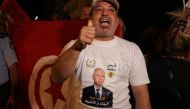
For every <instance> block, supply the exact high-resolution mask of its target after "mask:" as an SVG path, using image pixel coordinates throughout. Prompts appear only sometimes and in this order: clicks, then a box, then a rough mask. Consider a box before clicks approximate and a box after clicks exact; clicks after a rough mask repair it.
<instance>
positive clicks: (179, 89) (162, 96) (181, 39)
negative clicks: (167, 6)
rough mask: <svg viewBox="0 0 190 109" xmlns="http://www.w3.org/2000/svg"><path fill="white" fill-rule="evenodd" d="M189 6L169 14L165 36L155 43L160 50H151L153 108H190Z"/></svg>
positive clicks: (149, 59) (149, 58)
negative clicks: (153, 51) (152, 52)
mask: <svg viewBox="0 0 190 109" xmlns="http://www.w3.org/2000/svg"><path fill="white" fill-rule="evenodd" d="M187 6H188V5H187V4H186V6H184V8H183V9H182V10H178V11H176V12H168V13H167V14H169V15H171V16H172V19H171V21H172V22H171V25H169V29H168V30H167V31H165V32H164V31H163V33H162V34H163V35H164V36H159V37H157V39H159V40H157V42H156V40H155V42H154V44H153V45H155V46H154V49H155V51H156V52H155V53H154V54H151V53H149V55H148V58H147V69H148V73H149V77H150V81H151V83H150V85H149V91H150V98H151V102H152V108H153V109H190V105H189V103H190V100H189V97H190V93H189V92H190V84H188V83H189V78H190V73H189V72H190V69H189V68H190V9H189V8H188V7H187ZM161 42H162V43H161ZM156 44H160V45H156ZM158 48H159V49H158ZM150 54H151V55H150Z"/></svg>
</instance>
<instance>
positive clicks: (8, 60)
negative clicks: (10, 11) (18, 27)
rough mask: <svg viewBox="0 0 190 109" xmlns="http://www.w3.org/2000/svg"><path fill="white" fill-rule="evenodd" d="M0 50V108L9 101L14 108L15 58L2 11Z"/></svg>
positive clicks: (16, 76)
mask: <svg viewBox="0 0 190 109" xmlns="http://www.w3.org/2000/svg"><path fill="white" fill-rule="evenodd" d="M0 51H1V52H0V109H5V108H6V105H7V104H9V103H11V105H12V109H16V107H15V105H16V104H17V103H16V102H17V101H16V100H15V99H16V97H15V96H16V90H17V85H18V72H17V70H18V69H17V58H16V54H15V51H14V49H13V46H12V43H11V41H10V39H9V38H8V36H7V28H6V25H5V18H4V16H3V15H2V13H0ZM9 77H10V83H9ZM10 85H11V87H10ZM10 92H11V97H10ZM9 97H10V98H9ZM8 99H9V100H8Z"/></svg>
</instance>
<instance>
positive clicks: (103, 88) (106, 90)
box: [102, 87, 112, 93]
mask: <svg viewBox="0 0 190 109" xmlns="http://www.w3.org/2000/svg"><path fill="white" fill-rule="evenodd" d="M102 90H103V91H105V92H111V93H112V91H111V90H109V89H107V88H105V87H102Z"/></svg>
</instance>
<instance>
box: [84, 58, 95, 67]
mask: <svg viewBox="0 0 190 109" xmlns="http://www.w3.org/2000/svg"><path fill="white" fill-rule="evenodd" d="M95 65H96V61H95V60H94V59H87V60H86V67H88V68H93V67H94V66H95Z"/></svg>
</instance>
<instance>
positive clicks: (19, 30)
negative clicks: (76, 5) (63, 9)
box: [11, 20, 87, 109]
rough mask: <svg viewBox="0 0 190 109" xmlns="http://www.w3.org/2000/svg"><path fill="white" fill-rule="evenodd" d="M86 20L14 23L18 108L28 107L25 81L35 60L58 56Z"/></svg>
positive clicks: (13, 37)
mask: <svg viewBox="0 0 190 109" xmlns="http://www.w3.org/2000/svg"><path fill="white" fill-rule="evenodd" d="M86 24H87V22H86V21H78V20H74V21H73V20H70V21H51V22H47V21H46V22H45V21H44V22H43V21H35V22H28V23H26V22H25V23H20V24H14V25H13V28H12V30H11V33H12V40H13V44H14V46H15V49H16V53H17V56H18V59H19V80H20V81H19V84H20V94H21V96H22V99H21V103H20V104H22V105H21V107H20V108H21V109H27V108H29V107H30V105H29V101H28V95H27V94H28V82H29V78H30V74H31V72H32V69H33V67H34V64H35V63H36V61H37V60H38V59H39V58H41V57H44V56H48V55H58V54H59V53H60V52H61V50H62V48H63V47H64V45H65V44H66V43H68V42H69V41H70V40H71V39H75V38H76V37H77V35H78V34H79V31H80V28H81V26H83V25H86Z"/></svg>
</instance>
